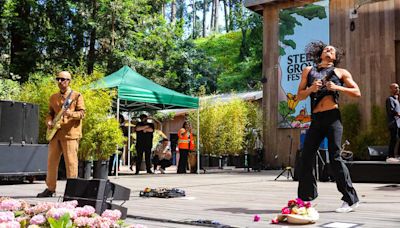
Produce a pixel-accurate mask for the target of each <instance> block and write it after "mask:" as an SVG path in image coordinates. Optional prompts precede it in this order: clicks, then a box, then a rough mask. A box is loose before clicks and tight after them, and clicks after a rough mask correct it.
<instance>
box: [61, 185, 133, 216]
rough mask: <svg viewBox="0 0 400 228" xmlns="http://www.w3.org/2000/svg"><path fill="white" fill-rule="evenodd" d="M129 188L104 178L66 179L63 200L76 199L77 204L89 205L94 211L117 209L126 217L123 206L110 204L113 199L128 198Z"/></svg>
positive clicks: (125, 210) (99, 212)
mask: <svg viewBox="0 0 400 228" xmlns="http://www.w3.org/2000/svg"><path fill="white" fill-rule="evenodd" d="M129 196H130V189H128V188H125V187H123V186H121V185H118V184H114V183H111V182H110V181H109V180H104V179H92V180H86V179H79V178H78V179H68V180H67V185H66V186H65V192H64V201H68V200H77V201H78V205H79V206H84V205H91V206H93V207H94V208H95V209H96V213H98V214H101V213H102V212H103V211H104V210H106V209H119V210H120V211H121V213H122V218H126V213H127V209H126V208H125V207H122V206H119V205H115V204H112V201H113V200H129Z"/></svg>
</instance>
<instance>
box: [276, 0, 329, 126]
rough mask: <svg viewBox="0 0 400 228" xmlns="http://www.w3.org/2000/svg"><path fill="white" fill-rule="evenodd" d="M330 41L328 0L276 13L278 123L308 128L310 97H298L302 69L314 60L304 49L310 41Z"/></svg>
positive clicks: (279, 124)
mask: <svg viewBox="0 0 400 228" xmlns="http://www.w3.org/2000/svg"><path fill="white" fill-rule="evenodd" d="M318 40H320V41H323V42H324V43H329V0H324V1H319V2H315V3H313V4H307V5H304V6H302V7H295V8H288V9H282V10H281V11H280V13H279V49H280V56H279V68H278V76H279V81H280V86H279V88H278V90H279V91H278V121H279V123H278V127H279V128H308V127H309V125H310V123H311V107H310V101H309V98H307V99H306V100H303V101H299V100H298V99H297V96H296V94H297V89H298V86H299V83H300V79H301V73H302V70H303V69H304V68H305V67H306V66H311V65H312V64H313V63H312V62H311V61H310V60H309V59H308V58H307V55H306V53H305V51H304V49H305V47H306V46H307V44H308V43H310V42H311V41H318Z"/></svg>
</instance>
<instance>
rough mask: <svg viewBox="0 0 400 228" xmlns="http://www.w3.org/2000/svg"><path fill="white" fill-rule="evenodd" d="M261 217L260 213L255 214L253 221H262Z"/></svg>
mask: <svg viewBox="0 0 400 228" xmlns="http://www.w3.org/2000/svg"><path fill="white" fill-rule="evenodd" d="M260 219H261V217H260V215H254V218H253V221H254V222H258V221H260Z"/></svg>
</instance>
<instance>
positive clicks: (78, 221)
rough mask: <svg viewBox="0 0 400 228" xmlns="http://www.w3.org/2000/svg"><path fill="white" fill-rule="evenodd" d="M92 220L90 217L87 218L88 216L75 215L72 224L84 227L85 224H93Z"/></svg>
mask: <svg viewBox="0 0 400 228" xmlns="http://www.w3.org/2000/svg"><path fill="white" fill-rule="evenodd" d="M91 220H93V219H92V218H88V217H77V218H76V219H75V220H74V224H75V225H77V226H78V227H81V226H83V227H86V226H90V225H91V224H93V221H91Z"/></svg>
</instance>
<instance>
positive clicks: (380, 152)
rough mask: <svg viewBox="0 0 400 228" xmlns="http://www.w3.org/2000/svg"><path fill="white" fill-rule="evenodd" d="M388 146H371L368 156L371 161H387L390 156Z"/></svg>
mask: <svg viewBox="0 0 400 228" xmlns="http://www.w3.org/2000/svg"><path fill="white" fill-rule="evenodd" d="M388 150H389V148H388V146H369V147H368V154H369V160H371V161H385V160H386V158H387V156H388Z"/></svg>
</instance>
